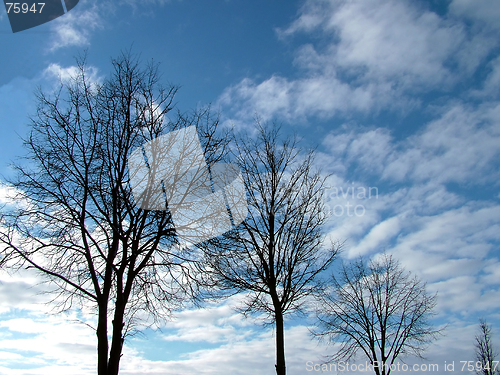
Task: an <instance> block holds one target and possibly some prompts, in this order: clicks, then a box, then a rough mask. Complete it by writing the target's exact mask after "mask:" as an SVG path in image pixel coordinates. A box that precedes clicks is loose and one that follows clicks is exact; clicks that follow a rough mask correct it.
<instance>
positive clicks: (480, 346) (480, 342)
mask: <svg viewBox="0 0 500 375" xmlns="http://www.w3.org/2000/svg"><path fill="white" fill-rule="evenodd" d="M475 349H476V360H477V362H476V373H477V374H478V375H496V374H499V373H500V369H498V361H496V360H495V359H496V358H497V356H498V353H497V352H496V351H495V349H494V347H493V342H492V332H491V327H490V325H489V324H488V323H487V322H486V321H485V320H484V319H481V320H480V321H479V333H478V334H477V335H476V344H475Z"/></svg>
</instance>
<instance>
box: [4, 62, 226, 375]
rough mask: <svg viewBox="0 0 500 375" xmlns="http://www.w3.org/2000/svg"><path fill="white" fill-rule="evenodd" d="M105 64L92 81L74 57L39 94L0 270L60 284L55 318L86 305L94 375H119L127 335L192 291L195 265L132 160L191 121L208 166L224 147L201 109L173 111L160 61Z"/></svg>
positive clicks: (171, 90) (7, 216)
mask: <svg viewBox="0 0 500 375" xmlns="http://www.w3.org/2000/svg"><path fill="white" fill-rule="evenodd" d="M112 67H113V70H112V74H111V76H110V77H109V79H107V80H105V81H101V82H97V81H95V80H93V79H92V76H91V75H90V74H89V69H88V66H87V64H86V63H85V60H84V59H80V60H78V69H77V71H78V72H77V74H76V75H75V76H74V77H72V78H71V79H70V80H67V81H63V82H62V83H61V87H60V89H59V90H58V91H56V92H55V93H48V94H47V93H44V92H41V91H40V93H39V94H38V109H37V112H36V115H35V116H34V117H32V121H31V134H30V135H29V137H28V138H27V139H26V140H25V146H26V148H27V157H26V158H27V160H26V163H24V165H17V166H16V169H17V172H18V174H17V178H16V179H15V180H13V181H12V183H11V185H12V187H14V188H15V190H16V191H17V195H16V196H15V197H14V198H13V199H14V201H13V202H12V203H13V204H11V205H8V206H6V207H5V208H4V210H3V213H2V217H1V225H2V226H3V228H2V230H1V231H0V233H1V234H0V241H1V242H3V244H5V245H6V247H5V248H4V250H3V254H2V255H3V261H4V263H5V264H6V265H9V266H11V267H25V266H28V267H31V268H35V269H36V270H38V271H40V273H41V274H42V275H44V276H45V277H46V278H47V279H48V281H50V282H52V283H54V284H55V285H56V286H57V290H58V291H59V292H60V296H59V297H60V298H59V299H58V300H59V301H62V302H60V305H59V306H58V307H59V308H61V309H63V310H64V309H66V308H69V307H72V306H74V305H75V304H77V303H80V304H84V305H90V306H92V308H93V309H94V311H95V313H96V315H97V326H96V328H95V329H96V333H97V362H98V365H97V367H98V374H99V375H116V374H118V372H119V363H120V358H121V356H122V347H123V342H124V339H125V338H126V336H127V335H129V334H131V333H132V332H134V330H135V329H137V327H138V324H141V322H143V319H145V318H144V317H145V316H146V318H147V319H151V321H152V322H153V323H157V322H159V321H161V320H162V319H164V318H166V317H168V315H169V313H170V312H171V310H172V309H173V308H176V307H178V306H180V305H181V304H182V302H183V301H184V300H185V299H186V298H188V297H193V296H194V295H195V292H196V283H194V282H195V281H196V280H195V278H196V275H194V274H193V273H192V270H193V269H194V268H193V267H191V266H190V263H191V262H192V259H191V258H190V254H189V253H188V252H187V251H186V250H185V249H184V250H182V249H181V247H179V246H176V243H177V241H176V232H175V228H174V226H173V225H172V220H171V215H170V214H169V212H168V211H167V210H158V211H149V210H144V209H141V208H140V207H138V206H137V205H136V204H135V203H134V199H133V196H132V192H131V187H130V184H129V177H130V176H129V170H128V164H127V158H128V156H129V155H130V153H131V152H132V151H133V150H134V149H137V148H138V147H141V146H142V145H143V144H144V143H145V142H148V141H151V140H152V139H155V138H157V137H159V136H160V135H162V134H164V132H167V131H171V130H175V129H179V128H182V127H185V126H189V125H196V126H197V127H198V133H199V134H200V135H201V138H202V143H203V145H204V147H205V150H204V151H205V154H206V155H207V157H208V159H209V162H215V161H217V160H218V159H220V157H221V155H222V152H223V149H224V147H223V146H224V141H223V140H221V139H220V138H217V137H216V133H215V132H216V128H217V119H214V118H212V116H211V115H210V113H209V111H208V110H207V111H204V112H198V113H195V114H194V115H192V116H189V117H187V116H183V115H181V114H175V112H174V111H173V108H174V105H173V101H174V96H175V94H176V92H177V87H175V86H167V87H165V86H163V85H162V84H161V81H160V78H161V77H160V74H159V72H158V65H157V64H153V63H149V64H142V63H141V62H140V61H139V59H138V58H137V57H135V56H134V55H132V54H130V53H123V54H122V55H120V56H119V57H118V58H116V59H113V60H112ZM167 115H168V116H169V117H171V118H173V119H174V120H173V121H169V120H167ZM139 313H140V314H139ZM146 314H148V315H146ZM139 316H140V317H139ZM108 318H110V319H111V320H112V326H111V327H108ZM108 337H109V339H108Z"/></svg>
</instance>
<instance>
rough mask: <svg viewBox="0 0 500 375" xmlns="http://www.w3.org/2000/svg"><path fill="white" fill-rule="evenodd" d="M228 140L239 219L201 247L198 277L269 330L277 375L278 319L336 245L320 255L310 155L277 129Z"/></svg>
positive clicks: (321, 217)
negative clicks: (240, 189) (228, 293)
mask: <svg viewBox="0 0 500 375" xmlns="http://www.w3.org/2000/svg"><path fill="white" fill-rule="evenodd" d="M252 138H253V137H245V138H241V139H239V140H236V141H235V142H236V144H237V147H236V152H235V159H236V160H235V161H234V162H235V163H236V164H237V165H238V166H239V167H240V169H241V171H242V173H243V178H244V181H245V185H246V190H247V198H248V206H249V213H248V217H247V219H246V220H245V221H244V222H243V223H242V224H240V225H239V226H237V227H236V229H234V230H233V231H230V232H228V233H226V234H225V235H223V236H221V237H218V238H217V239H215V240H214V241H211V242H209V243H206V244H205V246H204V250H205V252H206V255H207V256H206V269H205V271H206V272H207V273H208V274H210V275H211V276H213V278H214V279H215V280H218V286H219V287H221V288H223V289H227V290H232V291H235V292H241V291H244V292H247V293H248V298H247V300H246V301H245V307H244V309H243V311H244V312H245V313H249V312H264V313H266V314H267V315H268V317H269V318H270V323H271V324H274V325H275V329H276V330H275V332H276V373H277V374H278V375H284V374H285V373H286V367H285V340H284V321H283V320H284V316H285V315H286V314H289V313H292V312H297V311H299V310H300V308H301V306H302V304H303V302H304V300H305V297H307V296H309V295H311V293H312V291H313V290H314V289H315V288H317V286H318V284H319V279H318V275H319V274H320V273H321V272H322V271H324V270H325V269H327V268H328V266H329V265H330V264H331V262H332V261H333V259H334V257H335V255H336V253H337V251H338V250H339V247H340V246H339V245H338V244H337V245H333V246H331V247H329V248H325V247H323V243H322V226H323V224H324V223H325V221H326V219H327V217H326V215H325V213H324V212H323V199H322V197H323V191H324V190H323V183H324V179H323V178H322V177H321V176H320V175H319V173H317V172H315V171H314V170H313V157H314V154H313V153H312V152H309V153H305V154H302V153H301V149H300V148H298V145H297V140H296V139H291V138H288V139H285V140H284V141H281V140H280V137H279V129H278V128H277V127H272V128H266V127H264V126H261V125H260V124H257V137H256V138H255V139H252Z"/></svg>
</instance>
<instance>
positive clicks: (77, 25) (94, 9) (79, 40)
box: [49, 1, 103, 51]
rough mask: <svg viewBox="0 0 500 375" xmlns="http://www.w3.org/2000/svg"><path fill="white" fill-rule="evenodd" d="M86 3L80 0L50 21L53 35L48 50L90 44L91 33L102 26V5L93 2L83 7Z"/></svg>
mask: <svg viewBox="0 0 500 375" xmlns="http://www.w3.org/2000/svg"><path fill="white" fill-rule="evenodd" d="M87 4H88V3H87V2H83V1H82V2H80V4H79V5H78V6H77V7H75V8H73V9H72V10H71V11H70V12H68V13H66V14H65V15H64V16H61V17H59V18H57V19H55V20H54V21H52V22H51V28H52V30H53V31H54V33H55V36H54V37H53V39H52V40H51V42H50V46H49V49H50V51H56V50H58V49H61V48H64V47H72V46H76V47H84V46H88V45H89V44H90V38H91V33H92V32H93V31H94V30H96V29H100V28H102V27H103V20H102V17H101V11H102V7H101V6H99V5H97V4H93V5H91V6H90V7H89V8H85V6H86V5H87ZM82 8H83V9H82Z"/></svg>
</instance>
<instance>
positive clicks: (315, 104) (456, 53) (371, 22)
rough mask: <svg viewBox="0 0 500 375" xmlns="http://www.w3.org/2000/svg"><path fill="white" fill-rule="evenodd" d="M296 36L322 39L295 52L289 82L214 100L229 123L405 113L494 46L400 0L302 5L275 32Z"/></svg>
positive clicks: (456, 22) (235, 90)
mask: <svg viewBox="0 0 500 375" xmlns="http://www.w3.org/2000/svg"><path fill="white" fill-rule="evenodd" d="M298 33H306V35H307V36H310V37H311V40H315V39H318V37H319V39H321V40H322V42H321V43H315V44H313V43H312V42H311V43H305V44H303V45H302V46H301V47H300V48H298V50H297V53H296V58H295V63H296V65H297V67H298V68H299V74H298V75H297V78H295V79H290V78H285V77H281V76H278V75H273V76H272V77H270V78H268V79H266V80H264V81H261V82H258V81H255V80H252V79H250V78H245V79H243V80H242V81H240V82H239V83H237V84H235V85H233V86H231V87H229V88H227V89H226V90H225V91H224V92H223V94H222V95H221V97H220V98H219V102H220V104H221V105H222V106H224V107H225V108H227V109H228V110H232V111H233V117H234V118H235V119H236V120H241V119H247V120H248V119H250V118H252V117H253V116H254V114H255V113H257V114H258V115H259V116H262V118H263V120H269V119H271V118H273V117H281V118H284V119H286V120H297V119H304V118H307V117H310V116H319V117H323V118H329V117H332V116H335V115H337V114H342V115H347V116H349V114H350V113H351V112H353V111H354V112H361V113H367V112H368V111H375V112H376V111H379V110H381V109H390V110H396V111H407V110H409V109H412V108H415V107H418V106H419V105H420V99H419V98H418V95H419V94H422V93H426V92H429V91H432V90H445V91H448V90H451V89H452V88H453V87H454V85H455V84H456V83H457V82H459V81H461V80H463V79H466V78H467V77H470V76H471V75H472V73H473V72H474V71H475V70H476V69H477V68H478V66H479V65H480V64H481V63H482V62H483V61H484V60H485V58H486V57H487V55H488V53H490V52H491V51H492V49H493V48H494V47H495V46H496V45H498V40H497V39H498V38H492V37H491V35H489V34H485V33H482V32H481V31H478V30H476V29H473V30H468V29H467V25H466V23H465V22H464V21H463V19H462V18H458V17H455V16H444V17H441V16H439V15H438V14H436V13H433V12H431V11H430V10H426V9H424V8H422V7H421V6H418V5H416V4H415V3H414V2H410V1H403V0H376V1H370V2H366V1H342V2H339V1H327V0H321V1H312V0H311V1H307V2H306V3H305V5H304V6H303V8H302V9H301V11H300V14H299V16H298V18H297V19H296V20H295V21H294V22H293V23H292V24H291V25H290V26H289V27H288V28H286V29H284V30H279V31H278V34H279V36H280V37H281V38H292V37H293V36H294V35H296V34H298Z"/></svg>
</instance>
